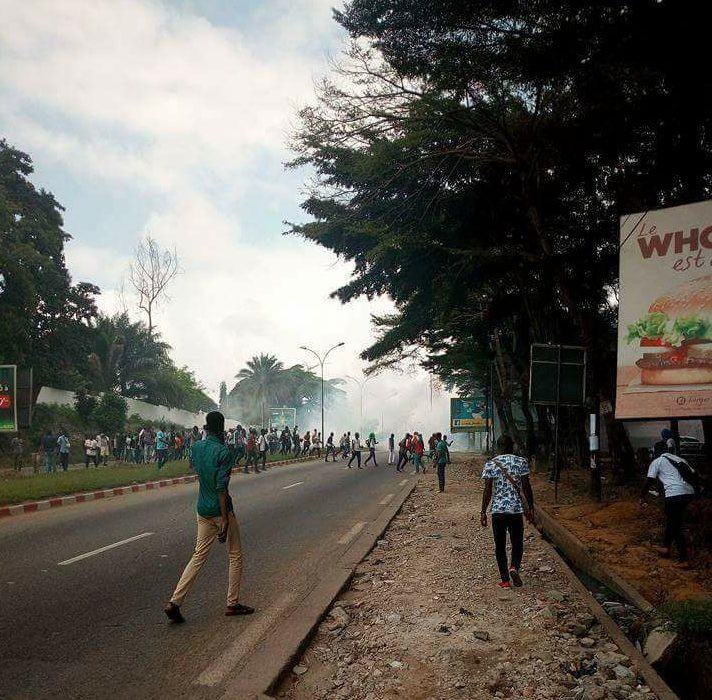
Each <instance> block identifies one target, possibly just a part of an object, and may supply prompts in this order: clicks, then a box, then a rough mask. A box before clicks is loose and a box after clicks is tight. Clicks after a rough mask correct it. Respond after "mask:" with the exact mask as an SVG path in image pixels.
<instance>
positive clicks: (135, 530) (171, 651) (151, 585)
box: [0, 455, 404, 700]
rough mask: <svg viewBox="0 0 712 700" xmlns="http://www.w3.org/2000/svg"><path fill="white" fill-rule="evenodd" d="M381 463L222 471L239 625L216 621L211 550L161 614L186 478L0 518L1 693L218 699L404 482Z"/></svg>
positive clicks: (187, 498)
mask: <svg viewBox="0 0 712 700" xmlns="http://www.w3.org/2000/svg"><path fill="white" fill-rule="evenodd" d="M384 462H385V455H383V456H381V461H380V464H381V466H380V467H379V468H377V469H374V468H369V467H367V468H365V469H363V470H361V471H359V470H357V469H355V468H354V469H351V470H346V469H344V465H345V463H344V462H341V463H339V462H337V463H336V464H332V463H329V464H324V462H323V461H321V460H318V461H314V462H307V463H302V464H296V465H289V466H286V467H275V468H273V469H270V470H269V471H267V473H264V474H259V475H254V474H252V475H242V474H237V475H235V476H234V477H233V480H232V485H231V492H232V494H233V498H234V500H235V508H236V511H237V518H238V522H239V525H240V528H241V535H242V545H243V557H244V559H243V562H244V565H243V585H242V594H241V599H242V601H243V602H245V603H247V604H250V605H254V606H255V607H256V608H257V612H256V613H255V615H252V616H250V617H234V618H228V617H225V616H224V615H223V612H224V607H225V596H226V590H227V557H226V555H225V553H224V551H223V548H222V545H220V543H217V542H216V544H215V545H214V548H213V549H214V551H213V552H212V553H211V556H210V558H209V560H208V563H207V564H206V566H205V567H204V569H203V571H202V572H201V575H200V576H199V578H198V580H197V581H196V584H195V586H194V588H193V590H192V591H191V594H190V596H189V597H188V598H187V599H186V601H185V603H184V604H183V607H182V608H181V609H182V611H183V613H184V615H185V617H186V619H187V623H186V624H184V625H170V624H169V623H168V621H167V620H166V618H165V616H164V614H163V606H164V604H165V602H166V601H167V600H168V598H169V597H170V594H171V593H172V591H173V588H174V586H175V584H176V582H177V580H178V577H179V575H180V573H181V572H182V570H183V567H184V566H185V564H186V563H187V561H188V559H189V557H190V555H191V553H192V549H193V546H194V544H195V531H196V526H195V502H196V497H197V486H196V485H195V484H189V485H182V486H172V487H167V488H164V489H160V490H158V491H155V492H142V493H137V494H133V495H130V496H122V497H119V498H115V499H111V500H107V501H94V502H90V503H86V504H82V505H76V506H68V507H66V508H59V509H57V510H54V511H43V512H40V513H35V514H30V515H22V516H17V517H12V518H6V519H4V520H3V521H0V698H13V699H14V698H28V699H29V698H32V699H33V700H34V699H36V698H54V697H58V698H59V697H61V698H64V699H68V698H110V697H113V698H163V697H184V698H196V699H200V698H215V697H219V696H220V694H221V689H222V688H223V687H224V685H225V682H226V681H229V680H230V679H231V677H233V676H232V675H231V674H234V673H235V672H236V669H238V668H239V666H240V663H241V662H243V663H244V660H245V657H246V656H247V654H249V652H250V651H251V650H252V649H253V648H254V647H255V646H256V644H257V643H258V642H259V641H260V639H262V638H263V636H264V635H265V634H266V633H268V632H269V631H270V630H271V629H275V628H278V625H279V620H280V617H281V616H282V615H283V614H284V612H285V611H286V610H288V609H290V608H291V607H293V606H294V605H295V604H296V603H297V602H298V601H299V600H300V599H301V598H302V597H303V595H304V594H305V593H306V592H307V591H308V590H309V588H310V587H311V586H313V584H314V581H315V580H318V577H319V572H320V570H322V569H323V567H324V566H325V565H326V564H327V563H328V562H329V561H330V560H332V559H333V558H334V557H335V556H337V555H338V554H339V553H340V552H343V551H344V550H345V549H346V548H347V547H348V546H349V544H350V542H351V541H352V540H353V539H354V538H355V537H356V536H357V535H358V533H359V532H360V530H361V529H362V528H363V527H364V526H365V524H367V523H369V522H370V521H371V520H373V519H375V518H376V517H377V516H378V514H379V513H380V512H381V511H382V510H383V508H384V507H385V506H386V504H387V502H388V501H389V500H390V498H389V495H390V494H394V493H395V492H396V490H398V489H399V488H400V487H401V485H402V483H403V480H404V475H402V474H396V473H395V472H394V469H393V467H386V466H384ZM391 497H392V496H391ZM127 540H128V541H127ZM109 545H116V546H114V547H111V548H107V547H108V546H109ZM103 548H107V549H103ZM96 550H103V551H99V552H97V551H96ZM82 555H88V556H84V557H82Z"/></svg>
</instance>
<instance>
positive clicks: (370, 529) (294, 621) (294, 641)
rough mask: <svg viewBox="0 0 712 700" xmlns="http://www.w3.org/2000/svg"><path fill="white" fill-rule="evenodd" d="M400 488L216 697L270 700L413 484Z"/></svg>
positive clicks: (224, 699) (240, 699) (409, 492)
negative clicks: (379, 513)
mask: <svg viewBox="0 0 712 700" xmlns="http://www.w3.org/2000/svg"><path fill="white" fill-rule="evenodd" d="M417 483H418V482H417V481H415V480H413V481H411V482H410V483H408V484H406V485H405V486H403V487H402V488H401V489H400V491H398V493H397V494H396V496H395V498H394V499H393V500H392V501H391V502H390V503H389V504H388V506H386V507H385V508H384V510H383V512H382V513H381V515H380V516H379V517H378V518H377V519H376V520H374V521H372V522H371V523H369V525H368V526H367V527H365V528H364V530H363V531H362V532H361V534H360V535H359V536H358V537H356V538H355V539H354V541H353V542H352V543H351V544H350V545H349V547H348V548H347V549H346V550H345V551H344V552H343V553H342V554H341V555H340V556H339V558H338V559H337V560H336V562H335V563H334V564H333V566H332V567H331V568H330V569H329V570H327V571H324V573H323V574H322V575H321V577H320V579H319V582H318V583H317V584H316V585H315V586H314V588H312V590H311V591H310V592H309V593H307V595H306V596H305V597H304V599H303V600H302V601H301V602H300V603H299V604H298V605H297V606H296V607H295V608H294V609H293V610H292V611H291V612H289V613H288V614H287V615H286V616H285V617H284V618H283V619H282V620H281V621H280V623H279V627H278V628H276V629H273V630H272V632H271V634H270V635H269V636H268V637H267V638H266V639H264V640H263V641H262V642H261V643H260V644H259V645H258V647H257V648H256V650H255V651H254V652H253V654H251V658H250V662H249V663H245V664H244V666H243V668H242V669H240V671H239V673H237V680H236V681H234V682H233V683H232V684H231V685H229V686H228V688H227V690H226V691H225V693H224V694H223V695H222V700H247V699H248V698H249V700H255V699H256V700H272V698H271V697H270V695H269V694H270V693H271V692H273V691H274V690H275V688H276V687H277V686H278V685H279V683H280V681H281V680H282V678H283V677H284V675H285V673H287V672H288V670H289V669H290V668H291V666H292V664H293V663H294V662H295V661H296V660H297V659H298V658H299V657H300V656H301V654H302V653H303V651H304V649H305V648H306V647H307V645H308V644H309V642H310V640H311V638H312V636H313V634H314V632H315V631H316V629H317V628H318V626H319V624H320V623H321V621H322V620H323V619H324V617H325V616H326V614H327V612H328V611H329V608H330V607H331V605H332V603H333V602H334V601H335V600H336V599H337V597H338V596H339V595H340V594H341V592H342V591H343V590H344V588H346V586H348V584H349V583H350V581H351V579H352V577H353V575H354V571H355V570H356V567H357V566H358V565H359V564H360V563H361V562H362V561H363V559H364V558H365V557H366V555H367V554H368V553H369V552H370V551H371V550H372V549H373V547H374V546H375V544H376V542H377V541H378V540H379V539H380V538H381V536H382V535H383V533H384V532H385V531H386V529H387V528H388V526H389V525H390V524H391V521H392V520H393V518H395V516H396V515H397V514H398V512H399V511H400V509H401V508H402V507H403V504H404V503H405V502H406V500H407V499H408V497H409V496H410V494H411V493H412V492H413V490H414V489H415V487H416V485H417Z"/></svg>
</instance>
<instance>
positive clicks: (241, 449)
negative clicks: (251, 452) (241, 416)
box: [235, 424, 247, 467]
mask: <svg viewBox="0 0 712 700" xmlns="http://www.w3.org/2000/svg"><path fill="white" fill-rule="evenodd" d="M245 443H246V439H245V429H244V428H243V427H242V426H241V425H239V424H238V426H237V428H235V464H236V466H238V467H239V466H240V462H241V461H242V460H243V459H244V458H245V454H246V452H247V448H246V445H245Z"/></svg>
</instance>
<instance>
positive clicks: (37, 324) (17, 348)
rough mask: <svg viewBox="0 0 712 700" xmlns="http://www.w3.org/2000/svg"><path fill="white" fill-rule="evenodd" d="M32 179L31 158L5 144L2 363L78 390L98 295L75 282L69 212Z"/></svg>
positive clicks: (0, 195) (0, 160) (0, 173)
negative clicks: (68, 248)
mask: <svg viewBox="0 0 712 700" xmlns="http://www.w3.org/2000/svg"><path fill="white" fill-rule="evenodd" d="M31 174H32V161H31V160H30V157H29V156H28V155H27V154H25V153H22V152H21V151H18V150H16V149H14V148H12V147H10V146H9V145H8V144H7V142H6V141H5V140H2V139H0V239H1V240H2V245H1V246H0V271H2V280H1V284H0V328H1V329H2V333H0V363H10V364H18V365H21V366H26V367H33V369H34V381H35V383H36V384H37V385H38V386H41V385H42V384H51V385H52V386H56V387H59V388H74V387H75V386H76V385H75V382H76V380H77V378H78V377H79V376H81V375H85V374H86V372H87V359H86V348H87V347H88V346H89V345H90V338H91V335H92V329H91V322H92V320H93V319H94V318H95V317H96V315H97V309H96V304H95V296H96V295H97V294H98V293H99V290H98V288H97V287H95V286H94V285H92V284H88V283H79V284H75V285H73V284H72V283H71V279H70V277H69V273H68V271H67V268H66V265H65V261H64V244H65V242H66V241H67V240H69V238H70V236H69V234H67V233H66V232H65V231H64V229H63V221H62V211H63V210H62V207H61V205H60V204H59V203H58V202H57V201H56V200H55V198H54V197H53V196H52V195H51V194H50V193H49V192H45V191H44V190H37V189H35V187H34V186H33V185H32V183H31V182H30V181H29V179H28V178H29V176H30V175H31Z"/></svg>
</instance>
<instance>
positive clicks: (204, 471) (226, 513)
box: [164, 411, 254, 622]
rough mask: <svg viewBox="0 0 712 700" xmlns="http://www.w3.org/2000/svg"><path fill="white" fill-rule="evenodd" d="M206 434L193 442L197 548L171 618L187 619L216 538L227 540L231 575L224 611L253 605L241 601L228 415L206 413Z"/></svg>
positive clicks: (239, 610)
mask: <svg viewBox="0 0 712 700" xmlns="http://www.w3.org/2000/svg"><path fill="white" fill-rule="evenodd" d="M205 431H206V433H207V437H206V439H205V440H200V441H198V442H196V443H195V445H194V446H193V451H192V453H191V457H190V461H191V467H192V468H193V469H194V470H195V473H196V474H197V475H198V484H199V490H198V506H197V511H198V537H197V541H196V543H195V552H194V553H193V556H192V557H191V560H190V561H189V562H188V565H187V566H186V567H185V570H184V571H183V575H182V576H181V577H180V581H178V585H177V586H176V589H175V591H174V592H173V595H172V596H171V600H170V602H169V603H168V605H166V607H165V609H164V612H165V613H166V615H167V616H168V619H169V620H171V621H172V622H184V619H183V615H182V614H181V611H180V606H181V605H182V604H183V600H184V599H185V597H186V595H188V592H189V591H190V589H191V587H192V585H193V582H194V581H195V577H196V576H197V575H198V574H199V573H200V570H201V569H202V568H203V564H205V562H206V560H207V558H208V554H209V553H210V549H211V547H212V546H213V543H214V542H215V540H216V539H218V540H219V541H220V542H225V541H226V540H227V551H228V563H229V577H228V587H227V608H226V610H225V615H228V616H232V615H250V614H252V613H253V612H254V609H253V608H251V607H249V606H247V605H242V604H241V603H239V602H238V598H239V594H240V577H241V574H242V549H241V547H240V530H239V529H238V527H237V520H236V519H235V511H234V510H233V506H232V499H231V498H230V494H229V493H228V485H229V482H230V472H231V470H232V465H233V459H232V457H231V455H230V451H229V450H228V449H227V447H225V444H224V442H223V441H224V439H225V437H224V436H225V417H224V416H223V414H222V413H220V412H219V411H211V412H210V413H208V415H207V416H206V417H205Z"/></svg>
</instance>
